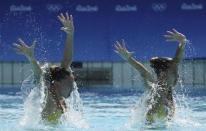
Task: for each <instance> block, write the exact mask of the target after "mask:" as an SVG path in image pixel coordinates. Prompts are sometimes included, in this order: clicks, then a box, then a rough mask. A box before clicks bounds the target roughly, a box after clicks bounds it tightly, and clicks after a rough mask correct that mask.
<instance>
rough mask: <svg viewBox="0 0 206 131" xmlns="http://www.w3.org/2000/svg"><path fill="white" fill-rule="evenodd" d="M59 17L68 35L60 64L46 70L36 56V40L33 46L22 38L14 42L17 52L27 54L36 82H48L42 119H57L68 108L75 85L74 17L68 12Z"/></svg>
mask: <svg viewBox="0 0 206 131" xmlns="http://www.w3.org/2000/svg"><path fill="white" fill-rule="evenodd" d="M58 19H59V21H60V22H61V23H62V25H63V27H62V28H61V30H63V31H64V32H65V33H66V35H67V36H66V43H65V48H64V54H63V59H62V61H61V65H60V66H51V67H49V68H48V69H47V71H46V72H44V71H43V70H42V69H41V67H40V65H39V64H38V62H37V60H36V59H35V57H34V48H35V41H34V42H33V44H32V45H31V46H28V45H27V44H26V43H25V42H24V41H23V40H21V39H19V40H18V44H17V43H14V46H15V49H16V51H17V53H21V54H23V55H25V56H26V57H27V59H28V60H29V62H30V64H31V66H32V70H33V72H34V79H35V84H39V83H40V80H41V78H43V80H44V82H45V84H46V87H47V89H46V90H45V94H46V103H45V107H44V108H43V111H42V119H43V120H47V121H51V122H52V121H57V120H58V119H59V118H60V117H61V115H62V114H63V113H64V112H66V110H67V109H68V108H67V105H66V103H65V98H68V97H69V96H70V93H71V92H72V90H73V86H74V85H73V84H74V76H73V74H72V71H71V69H70V65H71V63H72V57H73V37H74V25H73V18H72V15H68V13H66V14H65V15H63V14H62V13H61V14H60V15H59V16H58Z"/></svg>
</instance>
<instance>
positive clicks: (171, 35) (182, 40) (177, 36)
mask: <svg viewBox="0 0 206 131" xmlns="http://www.w3.org/2000/svg"><path fill="white" fill-rule="evenodd" d="M164 36H165V38H166V41H177V42H179V46H178V48H177V50H176V53H175V57H174V59H173V60H174V62H175V63H176V64H179V63H180V61H181V60H182V59H183V56H184V50H185V45H186V42H187V39H186V37H185V35H183V34H182V33H180V32H178V31H177V30H175V29H173V30H172V31H167V34H166V35H164Z"/></svg>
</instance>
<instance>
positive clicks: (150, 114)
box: [115, 29, 187, 123]
mask: <svg viewBox="0 0 206 131" xmlns="http://www.w3.org/2000/svg"><path fill="white" fill-rule="evenodd" d="M164 37H165V38H166V41H176V42H179V46H178V48H177V50H176V54H175V56H174V58H169V57H153V58H151V60H150V66H151V67H152V68H153V69H154V72H155V73H156V79H155V77H154V76H153V75H152V73H151V72H149V71H148V69H147V68H146V67H145V66H144V65H143V64H141V63H140V62H139V61H137V60H136V59H135V58H134V57H133V56H132V54H133V53H132V52H129V51H128V50H127V48H126V47H125V43H124V42H123V41H122V42H119V41H117V42H116V44H115V48H116V50H115V52H117V53H118V54H119V55H120V56H121V57H122V58H123V59H125V60H126V61H127V62H128V63H129V64H130V65H131V66H133V67H134V68H135V69H136V70H138V71H139V73H140V75H141V77H142V78H143V80H144V85H145V87H146V89H148V90H149V92H150V93H151V94H150V98H149V99H148V100H147V102H146V104H147V105H148V110H147V113H146V120H147V122H148V123H152V122H154V121H155V119H156V118H157V119H165V118H166V119H167V120H170V119H171V118H172V117H173V115H174V112H175V104H174V100H173V87H174V86H175V85H176V83H177V80H178V65H179V63H180V62H181V60H182V59H183V55H184V50H185V44H186V42H187V39H186V37H185V36H184V35H183V34H182V33H179V32H178V31H176V30H175V29H173V30H172V31H167V34H166V35H164ZM151 83H155V85H156V86H155V87H153V86H152V84H151Z"/></svg>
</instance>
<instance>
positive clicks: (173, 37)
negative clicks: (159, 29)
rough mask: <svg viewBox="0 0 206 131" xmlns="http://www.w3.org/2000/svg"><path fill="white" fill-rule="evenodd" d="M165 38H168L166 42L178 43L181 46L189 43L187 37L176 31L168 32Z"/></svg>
mask: <svg viewBox="0 0 206 131" xmlns="http://www.w3.org/2000/svg"><path fill="white" fill-rule="evenodd" d="M164 37H165V38H166V41H177V42H179V43H181V44H185V43H187V42H188V40H187V39H186V37H185V35H184V34H182V33H180V32H178V31H177V30H175V29H172V31H167V34H166V35H164Z"/></svg>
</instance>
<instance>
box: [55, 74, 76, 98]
mask: <svg viewBox="0 0 206 131" xmlns="http://www.w3.org/2000/svg"><path fill="white" fill-rule="evenodd" d="M73 82H74V76H73V75H72V74H71V75H70V76H68V75H66V76H65V77H64V78H63V79H61V80H60V81H56V82H55V83H56V85H57V90H58V93H59V95H60V96H63V97H64V98H67V97H69V96H70V93H71V92H72V90H73Z"/></svg>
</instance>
